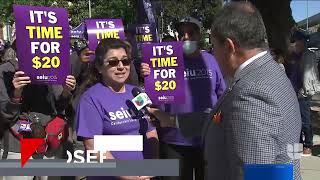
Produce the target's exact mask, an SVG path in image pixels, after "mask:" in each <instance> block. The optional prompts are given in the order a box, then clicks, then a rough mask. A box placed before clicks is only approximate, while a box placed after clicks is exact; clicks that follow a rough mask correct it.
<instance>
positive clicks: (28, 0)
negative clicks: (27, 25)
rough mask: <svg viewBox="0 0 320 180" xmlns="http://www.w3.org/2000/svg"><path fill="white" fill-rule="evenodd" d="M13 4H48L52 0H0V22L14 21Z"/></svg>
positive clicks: (10, 22)
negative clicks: (0, 0)
mask: <svg viewBox="0 0 320 180" xmlns="http://www.w3.org/2000/svg"><path fill="white" fill-rule="evenodd" d="M13 4H21V5H36V6H50V5H51V4H52V1H49V0H2V2H1V5H0V14H1V15H0V23H9V24H13V23H14V17H13V10H12V6H13Z"/></svg>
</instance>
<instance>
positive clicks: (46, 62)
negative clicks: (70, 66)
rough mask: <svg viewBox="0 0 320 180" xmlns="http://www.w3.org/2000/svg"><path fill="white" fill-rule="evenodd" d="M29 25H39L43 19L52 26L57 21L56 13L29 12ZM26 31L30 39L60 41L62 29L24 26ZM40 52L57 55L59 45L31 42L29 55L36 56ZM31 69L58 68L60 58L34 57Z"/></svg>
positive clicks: (55, 43)
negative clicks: (45, 18) (46, 19)
mask: <svg viewBox="0 0 320 180" xmlns="http://www.w3.org/2000/svg"><path fill="white" fill-rule="evenodd" d="M29 15H30V20H31V23H35V22H37V23H39V24H41V23H42V21H43V17H47V18H48V22H49V23H50V24H52V25H54V24H56V23H57V21H58V19H57V17H56V13H55V12H52V11H49V12H48V11H29ZM26 30H28V32H29V38H30V39H62V38H63V36H62V34H61V31H62V27H60V26H26ZM38 51H40V52H41V53H43V54H59V53H60V43H59V42H45V41H44V42H36V41H33V42H31V53H32V54H36V53H37V52H38ZM32 63H33V65H32V67H33V68H35V69H39V68H43V69H50V68H58V67H59V66H60V58H59V57H58V56H53V57H52V58H50V57H48V56H43V57H39V56H35V57H33V58H32Z"/></svg>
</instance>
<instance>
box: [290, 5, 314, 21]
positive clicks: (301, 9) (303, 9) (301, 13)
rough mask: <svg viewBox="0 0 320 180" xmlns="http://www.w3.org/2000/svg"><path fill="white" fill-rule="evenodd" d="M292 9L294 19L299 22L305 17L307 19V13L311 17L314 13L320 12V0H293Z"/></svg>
mask: <svg viewBox="0 0 320 180" xmlns="http://www.w3.org/2000/svg"><path fill="white" fill-rule="evenodd" d="M307 4H308V6H307ZM307 7H308V13H307ZM291 10H292V16H293V19H294V20H295V21H296V22H299V21H301V20H303V19H306V18H307V14H308V15H309V17H311V16H312V15H315V14H318V13H320V0H292V1H291Z"/></svg>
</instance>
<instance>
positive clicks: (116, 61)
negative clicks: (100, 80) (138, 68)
mask: <svg viewBox="0 0 320 180" xmlns="http://www.w3.org/2000/svg"><path fill="white" fill-rule="evenodd" d="M120 61H121V62H122V64H123V66H130V64H131V61H132V60H131V59H122V60H119V59H111V60H108V61H105V62H104V65H106V66H108V65H110V66H112V67H115V66H118V65H119V63H120Z"/></svg>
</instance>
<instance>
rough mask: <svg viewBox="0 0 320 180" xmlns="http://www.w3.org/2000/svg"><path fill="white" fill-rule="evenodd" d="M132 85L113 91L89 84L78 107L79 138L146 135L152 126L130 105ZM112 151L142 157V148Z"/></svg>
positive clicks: (125, 156) (130, 157)
mask: <svg viewBox="0 0 320 180" xmlns="http://www.w3.org/2000/svg"><path fill="white" fill-rule="evenodd" d="M133 87H134V86H131V85H126V86H125V88H126V92H125V93H115V92H113V91H112V90H111V89H110V88H108V87H106V86H104V85H103V84H101V83H97V84H95V85H94V86H92V87H91V88H89V89H88V90H87V91H86V92H85V93H84V94H83V95H82V96H81V99H80V103H79V106H78V110H77V136H78V138H79V139H83V138H93V137H94V135H145V134H146V133H147V132H150V131H152V130H154V129H155V128H154V127H153V126H152V125H151V124H150V123H149V122H148V121H147V120H146V119H144V118H143V117H142V115H141V114H140V115H139V114H138V112H134V110H133V109H134V108H132V107H134V106H131V105H132V103H130V102H131V100H132V99H133V95H132V94H131V90H132V89H133ZM144 151H148V150H146V149H144ZM111 153H112V155H113V156H114V158H115V159H122V160H135V159H144V156H143V152H137V151H131V152H130V151H129V152H120V151H112V152H111Z"/></svg>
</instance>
